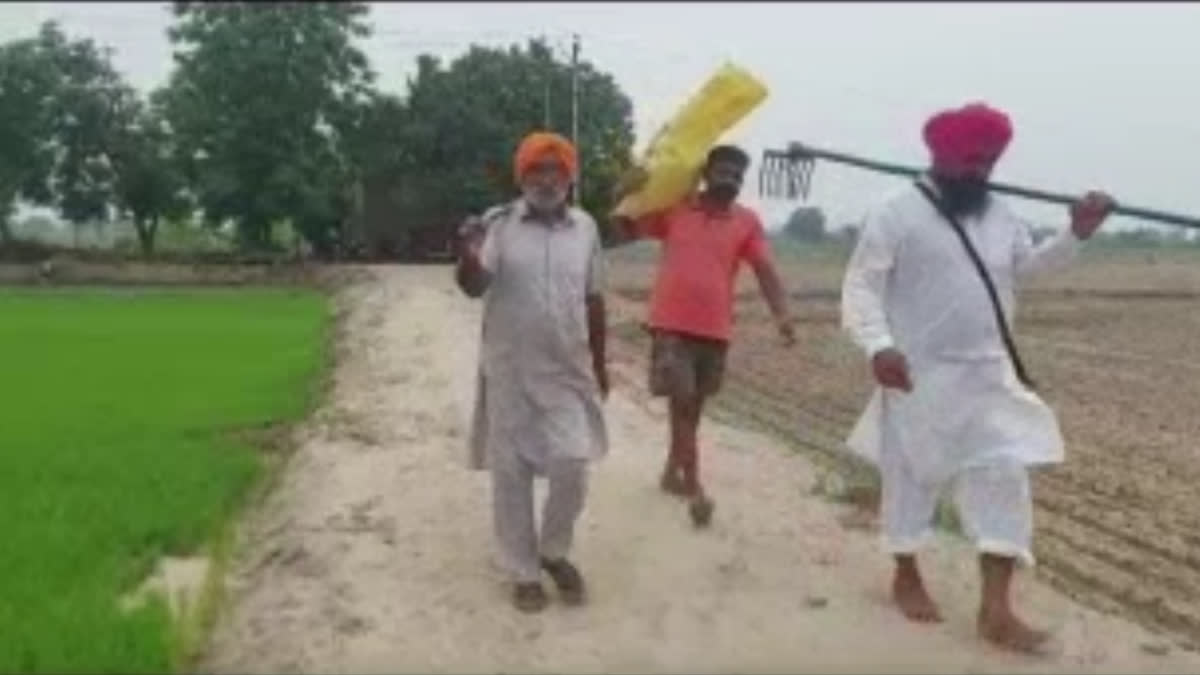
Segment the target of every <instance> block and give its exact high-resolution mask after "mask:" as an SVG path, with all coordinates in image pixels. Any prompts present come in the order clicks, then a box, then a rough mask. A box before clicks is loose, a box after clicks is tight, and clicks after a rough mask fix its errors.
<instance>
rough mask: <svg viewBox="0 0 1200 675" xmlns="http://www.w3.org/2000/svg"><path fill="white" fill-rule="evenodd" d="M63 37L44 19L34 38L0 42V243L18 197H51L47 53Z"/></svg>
mask: <svg viewBox="0 0 1200 675" xmlns="http://www.w3.org/2000/svg"><path fill="white" fill-rule="evenodd" d="M64 42H65V38H64V37H63V35H62V32H61V31H59V29H58V26H57V25H56V24H54V23H45V24H43V25H42V27H41V31H40V32H39V34H38V35H37V36H36V37H33V38H27V39H23V40H14V41H11V42H8V43H6V44H3V45H0V243H4V244H7V243H9V242H10V241H11V240H12V231H11V227H10V223H9V219H10V218H11V217H12V214H13V213H14V211H15V208H16V203H17V201H18V200H20V199H25V200H28V201H31V202H34V203H37V204H41V205H48V204H49V203H50V202H51V201H52V194H51V190H50V174H51V170H52V168H53V165H54V147H53V142H54V138H53V137H54V125H53V119H52V118H53V115H54V112H55V109H56V106H55V103H54V102H55V98H56V95H57V89H58V87H59V76H58V73H57V72H56V68H55V59H54V58H52V52H53V51H54V50H56V49H60V48H61V45H62V44H63V43H64Z"/></svg>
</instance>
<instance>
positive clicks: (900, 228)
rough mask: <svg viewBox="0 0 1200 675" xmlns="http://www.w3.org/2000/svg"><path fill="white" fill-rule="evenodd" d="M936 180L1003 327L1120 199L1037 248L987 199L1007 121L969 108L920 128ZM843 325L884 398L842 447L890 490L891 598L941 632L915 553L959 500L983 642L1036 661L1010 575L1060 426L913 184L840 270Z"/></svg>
mask: <svg viewBox="0 0 1200 675" xmlns="http://www.w3.org/2000/svg"><path fill="white" fill-rule="evenodd" d="M925 136H926V141H927V143H928V144H929V146H930V150H931V151H932V154H933V167H932V169H931V171H930V172H929V173H928V174H926V175H923V176H922V177H921V178H920V179H919V181H920V182H921V183H922V184H924V185H925V186H926V188H928V189H929V190H930V191H931V192H932V194H933V196H934V197H935V198H937V199H939V200H940V201H941V202H942V203H943V204H944V205H946V206H947V207H948V208H949V210H950V211H951V215H954V216H956V219H957V220H958V221H959V223H960V224H961V226H962V227H963V229H964V230H965V233H966V235H967V236H968V237H969V239H970V241H971V242H972V244H973V245H974V248H975V249H976V251H977V252H978V254H979V257H980V258H981V259H982V261H983V262H984V264H985V265H986V268H987V270H988V272H989V274H990V276H991V278H992V281H993V282H994V284H995V288H996V291H997V295H998V297H999V300H1000V304H1001V307H1002V309H1003V312H1004V315H1005V317H1006V318H1007V319H1008V323H1009V325H1011V321H1012V318H1013V316H1014V302H1015V293H1014V289H1015V286H1016V284H1017V283H1018V282H1019V281H1021V280H1023V279H1025V278H1026V277H1028V276H1030V275H1033V274H1035V273H1039V272H1045V271H1050V270H1053V269H1055V268H1058V267H1061V266H1062V265H1064V264H1066V263H1067V262H1069V261H1070V260H1071V259H1072V258H1073V257H1074V255H1075V253H1076V251H1077V249H1078V248H1079V245H1080V243H1079V242H1080V240H1081V239H1085V238H1087V237H1088V236H1090V235H1091V233H1092V232H1093V231H1094V230H1095V229H1096V228H1097V227H1098V226H1099V224H1100V222H1101V221H1102V220H1103V219H1104V217H1105V216H1106V215H1107V213H1108V210H1109V209H1110V208H1111V201H1110V200H1109V199H1108V198H1107V197H1106V196H1104V195H1102V194H1099V193H1091V194H1089V195H1088V196H1087V197H1086V198H1085V199H1084V200H1083V201H1081V202H1080V203H1079V204H1077V205H1076V206H1075V207H1073V209H1072V216H1073V218H1072V226H1071V228H1070V229H1069V230H1067V231H1064V232H1062V233H1061V234H1058V235H1056V236H1054V237H1051V238H1050V239H1048V240H1047V241H1045V242H1042V243H1041V244H1040V245H1035V244H1034V243H1033V241H1032V237H1031V231H1030V227H1029V225H1028V224H1027V223H1026V222H1025V221H1023V220H1022V219H1021V218H1020V217H1018V216H1017V215H1015V214H1014V213H1013V212H1012V211H1011V210H1010V209H1009V208H1008V206H1007V205H1006V204H1005V203H1004V202H1003V201H1001V200H999V199H996V198H995V197H991V196H989V195H988V194H987V191H986V180H987V178H988V176H989V175H990V173H991V169H992V167H993V165H994V164H995V162H996V160H997V159H999V157H1000V155H1001V154H1002V152H1003V150H1004V148H1005V147H1006V146H1007V143H1008V140H1009V138H1010V137H1011V127H1010V126H1009V122H1008V120H1007V117H1005V116H1003V114H1002V113H999V112H998V111H994V110H992V109H990V108H986V107H985V106H982V105H978V104H977V105H973V106H967V107H965V108H961V109H959V110H955V111H948V112H946V113H943V114H942V115H939V116H937V117H935V118H933V119H932V120H931V121H930V123H929V124H928V125H927V126H926V133H925ZM842 323H843V326H844V328H845V329H846V330H847V331H848V332H849V334H850V336H851V337H852V339H853V340H854V341H855V343H856V344H857V345H858V346H859V347H860V348H861V349H862V350H863V351H864V352H865V353H866V354H867V356H868V357H869V358H870V359H871V362H872V370H873V372H874V375H875V378H876V380H877V382H878V383H879V385H880V387H879V388H877V389H876V391H875V392H874V394H873V395H872V398H871V400H870V402H869V404H868V406H867V409H866V411H865V412H864V414H863V415H862V417H861V418H860V419H859V421H858V424H857V425H856V426H855V428H854V429H853V431H852V432H851V435H850V437H849V439H848V441H847V443H848V445H849V446H850V448H851V449H852V450H853V451H855V452H856V453H858V454H860V455H861V456H863V457H865V458H867V459H868V460H870V461H871V462H873V463H875V464H876V465H877V466H878V468H879V470H880V475H881V479H882V495H881V518H882V523H883V537H884V543H885V548H886V550H887V551H888V552H889V553H891V554H892V555H894V556H895V557H896V562H897V566H896V576H895V578H894V580H893V594H894V597H895V600H896V602H897V604H898V605H899V606H900V608H901V610H902V611H903V612H904V614H905V615H906V616H908V617H909V618H910V619H913V620H917V621H940V614H939V612H938V610H937V607H936V606H935V604H934V603H933V601H932V599H931V598H930V597H929V595H928V593H927V592H926V590H925V587H924V583H923V581H922V579H921V575H920V573H919V571H918V568H917V565H916V558H915V554H916V552H917V551H918V549H919V548H920V547H921V546H922V544H923V543H925V542H926V540H927V539H928V538H929V537H930V535H931V534H932V527H933V520H934V515H935V511H936V508H937V503H938V499H939V497H940V495H941V493H942V492H943V491H944V490H952V491H953V492H952V496H953V499H954V502H955V505H956V506H957V508H958V511H959V515H960V520H961V521H962V523H963V525H964V529H965V531H966V534H967V535H968V536H969V537H970V538H971V539H972V541H973V542H974V543H975V545H976V547H977V548H978V550H979V551H980V554H981V557H982V573H983V576H984V588H983V599H982V603H981V608H980V614H979V626H978V627H979V630H980V633H981V634H982V635H983V636H984V637H985V638H988V639H990V640H991V641H993V642H995V643H998V644H1000V645H1002V646H1005V647H1009V648H1014V649H1019V650H1024V651H1030V650H1034V649H1037V648H1038V647H1039V646H1040V645H1041V644H1042V643H1044V641H1045V639H1046V637H1047V635H1046V634H1045V633H1044V632H1042V631H1037V630H1033V629H1031V628H1029V627H1028V626H1027V625H1026V624H1025V623H1024V622H1022V621H1021V620H1020V619H1018V618H1017V616H1016V615H1015V613H1014V612H1013V611H1012V608H1011V606H1010V604H1009V583H1010V580H1011V575H1012V570H1013V566H1014V565H1013V564H1014V562H1016V561H1020V562H1022V563H1025V564H1027V565H1031V564H1032V563H1033V555H1032V552H1031V548H1032V535H1033V515H1032V500H1031V493H1030V484H1029V476H1028V468H1027V467H1030V466H1034V465H1041V464H1051V463H1055V462H1059V461H1061V460H1062V458H1063V441H1062V436H1061V435H1060V433H1059V427H1058V423H1057V421H1056V419H1055V416H1054V413H1053V412H1052V411H1051V410H1050V408H1049V407H1047V406H1046V404H1045V403H1044V402H1043V401H1042V400H1041V399H1040V398H1039V397H1038V396H1037V394H1035V393H1034V392H1033V391H1032V390H1030V389H1029V388H1027V387H1026V386H1025V385H1024V384H1022V383H1021V382H1020V381H1019V380H1018V378H1017V376H1016V374H1015V371H1014V367H1013V363H1012V361H1011V360H1010V356H1009V354H1008V352H1007V351H1006V348H1005V345H1004V342H1003V340H1002V338H1001V332H1000V328H999V323H998V321H997V319H996V317H995V315H994V313H993V308H992V304H991V301H990V299H989V296H988V293H987V290H986V286H985V285H984V282H983V280H982V279H981V277H980V275H979V273H978V271H977V269H976V268H975V267H974V266H973V264H972V262H971V259H970V257H969V256H968V253H967V251H966V249H965V248H964V246H963V244H962V242H961V241H960V240H959V238H958V235H957V234H956V233H955V231H954V229H953V226H952V225H951V223H950V222H949V221H948V220H947V219H946V218H944V217H943V215H942V214H941V213H940V212H939V210H938V209H937V208H936V207H935V206H934V204H933V203H932V202H931V201H930V200H929V198H927V197H926V195H924V194H923V193H922V192H921V190H920V189H919V188H918V187H917V185H910V186H908V187H905V188H903V189H901V190H899V191H898V192H896V193H895V194H894V195H892V196H890V197H889V198H887V199H886V200H884V201H883V202H882V203H881V204H879V205H878V206H876V207H875V208H874V209H873V210H872V211H871V213H870V215H869V216H868V218H867V220H866V222H865V224H864V227H863V229H862V232H861V235H860V239H859V241H858V244H857V246H856V248H855V251H854V253H853V255H852V256H851V259H850V261H849V264H848V266H847V270H846V276H845V283H844V286H843V294H842Z"/></svg>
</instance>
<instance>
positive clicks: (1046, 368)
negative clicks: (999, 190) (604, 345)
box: [612, 250, 1200, 642]
mask: <svg viewBox="0 0 1200 675" xmlns="http://www.w3.org/2000/svg"><path fill="white" fill-rule="evenodd" d="M781 259H782V264H783V266H784V268H785V277H786V280H787V283H788V287H789V290H790V291H791V293H792V305H793V310H794V311H795V312H796V313H797V314H798V316H799V318H800V321H801V326H800V340H801V343H800V345H799V346H797V347H796V348H794V349H792V350H784V349H783V348H781V347H780V345H779V342H778V340H777V338H776V336H775V334H774V331H773V329H772V327H771V324H770V322H769V321H768V320H767V314H766V308H765V304H764V303H763V301H762V300H761V299H760V298H759V297H758V295H757V291H756V288H755V285H754V281H753V278H752V275H751V274H749V273H744V274H743V275H742V278H741V279H740V284H739V289H740V293H739V302H738V307H737V315H738V316H737V321H738V327H737V329H736V335H735V340H734V346H733V348H732V350H731V353H730V357H729V371H728V375H727V378H728V379H727V386H726V389H725V390H724V392H723V393H722V394H721V396H720V397H719V399H718V401H717V403H718V405H717V408H718V410H717V412H718V414H719V415H721V416H723V417H724V418H725V420H726V421H737V422H739V423H742V424H747V425H752V426H756V427H760V428H762V427H765V428H767V429H770V430H771V431H774V432H776V433H778V434H780V435H781V436H784V437H786V438H787V439H788V440H790V441H791V442H792V443H793V444H794V445H795V446H797V447H798V448H801V449H804V450H808V451H811V452H812V453H813V454H814V456H815V457H817V458H819V459H825V460H826V461H827V462H828V463H829V465H830V466H831V467H834V468H837V469H839V470H841V471H849V472H852V473H853V472H857V471H859V470H860V469H861V467H854V466H853V465H852V464H846V455H845V454H844V452H843V450H842V440H843V439H844V438H845V436H846V434H847V433H848V431H849V429H850V426H851V425H852V424H853V423H854V421H855V419H856V417H857V415H858V413H859V411H860V410H861V408H862V406H863V405H864V404H865V403H866V400H867V397H868V394H869V391H870V382H869V379H868V376H867V372H866V369H865V363H864V361H863V359H862V357H861V356H860V355H859V354H858V353H857V351H856V350H854V348H853V347H852V346H851V345H850V344H849V343H848V341H847V340H846V339H845V338H844V337H843V336H842V335H841V334H840V332H839V330H838V294H839V287H840V281H841V273H842V266H843V258H842V256H839V255H836V254H832V255H813V256H805V257H803V258H799V257H793V256H781ZM612 261H613V270H612V285H613V289H614V295H615V296H616V298H618V299H619V300H620V301H618V302H617V303H616V304H617V307H616V308H615V309H616V310H617V311H616V312H614V314H615V317H616V318H615V319H614V320H615V321H616V322H617V324H618V325H617V326H616V328H615V329H614V333H615V335H616V336H617V337H618V339H617V340H616V342H617V344H616V345H615V346H614V352H615V354H616V357H617V358H624V359H630V360H639V361H641V360H644V359H645V356H646V346H647V337H646V335H645V334H644V333H643V332H642V331H641V330H640V329H639V328H638V322H639V321H640V319H641V318H642V316H644V312H645V298H646V296H647V290H648V288H649V286H650V283H651V282H652V280H653V274H654V256H653V255H650V256H647V255H646V254H645V252H644V251H637V252H615V253H614V254H613V257H612ZM1019 302H1020V303H1021V307H1020V309H1019V316H1018V320H1017V324H1016V329H1015V330H1016V336H1017V341H1018V343H1019V344H1020V346H1021V348H1022V354H1023V355H1024V356H1025V359H1026V360H1027V361H1028V364H1029V367H1030V369H1031V371H1032V373H1033V375H1034V378H1035V379H1036V380H1037V381H1038V383H1039V387H1040V390H1041V393H1042V395H1043V397H1044V398H1045V399H1046V400H1047V401H1048V402H1049V403H1050V404H1051V405H1052V406H1053V407H1054V408H1055V410H1056V411H1057V412H1058V414H1059V421H1060V423H1061V425H1062V428H1063V432H1064V435H1065V436H1066V439H1067V443H1068V450H1067V461H1066V462H1065V463H1064V464H1062V465H1060V466H1058V467H1055V468H1053V469H1051V470H1048V471H1043V472H1040V473H1039V474H1038V476H1037V478H1036V483H1035V492H1036V496H1035V499H1036V502H1037V519H1038V520H1037V525H1038V539H1037V554H1038V557H1039V561H1040V566H1039V574H1040V575H1041V576H1043V578H1045V579H1046V580H1048V581H1050V582H1052V583H1054V584H1055V585H1056V586H1058V587H1059V588H1060V589H1061V590H1064V591H1066V592H1067V593H1068V594H1070V595H1071V596H1073V597H1075V598H1076V599H1078V600H1080V601H1082V602H1085V603H1087V604H1090V605H1092V606H1094V607H1098V608H1101V609H1106V610H1110V611H1113V612H1117V613H1120V614H1123V615H1125V616H1128V617H1130V618H1132V619H1135V620H1137V621H1139V622H1141V623H1143V624H1144V625H1147V626H1148V627H1151V628H1154V629H1158V630H1164V631H1168V632H1170V633H1173V634H1175V635H1176V636H1178V637H1180V638H1184V639H1187V640H1191V641H1194V642H1195V641H1200V339H1198V337H1200V252H1192V251H1182V250H1180V251H1168V252H1156V253H1146V252H1120V253H1115V252H1114V253H1109V252H1095V253H1091V252H1089V255H1087V256H1085V257H1083V258H1082V259H1081V260H1079V261H1077V263H1076V264H1075V266H1074V267H1072V268H1071V269H1069V270H1067V271H1065V272H1064V273H1060V274H1058V275H1055V276H1051V277H1047V278H1045V279H1042V280H1039V281H1037V282H1034V283H1033V284H1031V285H1030V286H1029V287H1028V288H1026V289H1025V290H1024V291H1023V292H1022V294H1021V296H1020V300H1019Z"/></svg>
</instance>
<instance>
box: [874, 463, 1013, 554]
mask: <svg viewBox="0 0 1200 675" xmlns="http://www.w3.org/2000/svg"><path fill="white" fill-rule="evenodd" d="M879 469H880V474H881V478H882V481H883V486H882V487H883V493H882V495H881V506H880V508H881V517H882V521H883V539H884V549H885V550H886V551H887V552H888V553H890V554H893V555H897V554H900V555H903V554H913V553H916V552H917V550H919V549H920V548H921V547H922V546H923V545H924V544H925V543H927V542H928V540H929V539H930V537H931V536H932V535H933V521H934V517H935V515H936V513H937V506H938V499H939V497H940V496H941V495H942V494H943V493H944V492H945V491H946V490H947V489H948V488H949V489H952V490H953V499H954V505H955V507H957V510H958V516H959V520H960V521H961V522H962V525H963V530H964V533H965V534H966V535H967V537H968V538H969V539H970V540H971V541H972V542H973V543H974V544H975V547H976V548H977V549H978V550H979V551H980V553H990V554H992V555H997V556H1004V557H1009V558H1016V559H1017V560H1019V561H1020V562H1021V563H1022V564H1024V565H1027V566H1033V564H1034V558H1033V552H1032V544H1033V497H1032V493H1031V490H1030V485H1029V470H1028V468H1026V467H1025V466H1024V465H1022V464H1020V463H1019V462H1016V461H1006V462H1001V463H995V464H989V465H985V466H978V467H971V468H967V469H963V470H962V471H960V472H958V474H956V475H955V476H953V477H952V478H951V479H950V480H948V481H946V483H942V484H937V483H933V484H927V483H926V484H923V483H920V482H918V481H916V480H915V479H914V478H913V476H912V472H911V471H910V470H909V467H908V463H907V460H906V458H905V457H904V453H903V452H900V451H897V450H896V449H894V448H884V449H883V451H882V452H881V453H880V462H879Z"/></svg>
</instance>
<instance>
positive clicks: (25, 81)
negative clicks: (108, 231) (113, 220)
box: [0, 22, 136, 241]
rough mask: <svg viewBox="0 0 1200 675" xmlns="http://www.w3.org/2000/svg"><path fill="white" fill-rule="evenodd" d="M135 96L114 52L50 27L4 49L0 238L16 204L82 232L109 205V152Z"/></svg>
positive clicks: (0, 53) (0, 57) (0, 50)
mask: <svg viewBox="0 0 1200 675" xmlns="http://www.w3.org/2000/svg"><path fill="white" fill-rule="evenodd" d="M135 103H136V97H135V95H134V92H133V90H132V88H130V87H129V86H128V85H126V84H125V83H124V82H123V81H122V79H121V77H120V75H119V74H118V73H117V72H116V70H115V69H114V68H113V67H112V63H111V52H110V51H109V50H106V49H101V48H99V47H97V46H96V44H95V43H94V42H93V41H91V40H69V39H68V38H67V36H66V35H64V34H63V33H62V31H61V30H60V29H59V28H58V26H57V25H56V24H55V23H53V22H47V23H45V24H43V25H42V27H41V30H40V31H39V33H38V35H37V36H36V37H34V38H30V39H26V40H18V41H15V42H10V43H8V44H6V45H3V46H0V120H2V122H0V147H3V151H2V152H0V236H2V237H3V238H4V240H5V241H7V240H8V239H10V238H11V233H10V231H9V228H8V226H7V220H8V217H9V216H10V215H11V213H12V210H13V207H14V205H15V203H16V201H17V200H18V199H26V200H29V201H32V202H34V203H37V204H41V205H46V206H49V205H53V206H56V207H57V208H58V209H59V211H60V212H61V213H62V216H63V217H64V218H65V219H66V220H68V221H69V222H71V223H73V224H75V225H76V226H79V225H81V224H83V223H86V222H89V221H97V220H101V219H103V218H104V217H105V216H107V214H108V210H109V205H110V203H111V201H112V194H113V183H114V179H115V175H114V173H113V168H112V151H113V148H114V145H115V143H116V142H117V138H118V136H119V134H120V133H121V130H122V129H123V128H124V127H125V126H126V125H127V124H128V121H129V119H130V117H129V116H130V114H131V113H132V111H133V109H134V107H133V106H134V104H135Z"/></svg>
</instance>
